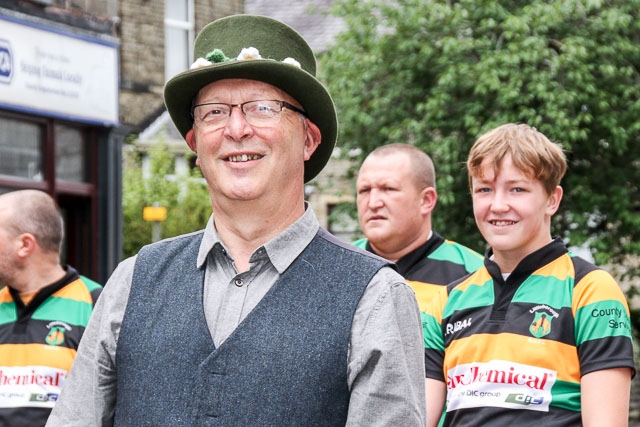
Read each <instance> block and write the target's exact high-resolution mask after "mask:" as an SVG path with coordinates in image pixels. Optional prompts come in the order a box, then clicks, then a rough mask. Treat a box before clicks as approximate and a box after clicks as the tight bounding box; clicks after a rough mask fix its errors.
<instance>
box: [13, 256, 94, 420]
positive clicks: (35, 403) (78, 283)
mask: <svg viewBox="0 0 640 427" xmlns="http://www.w3.org/2000/svg"><path fill="white" fill-rule="evenodd" d="M66 270H67V274H66V276H65V277H64V278H63V279H61V280H60V281H58V282H57V283H54V284H52V285H49V286H47V287H45V288H42V289H41V290H40V291H39V292H38V293H37V294H36V295H35V296H34V298H33V299H32V300H31V302H30V303H29V304H28V305H27V306H25V305H24V304H23V303H22V300H21V299H20V296H19V294H18V293H17V292H16V291H15V290H13V289H10V288H9V287H7V286H6V287H4V288H3V289H1V290H0V426H5V425H6V426H12V427H21V426H29V427H33V426H43V425H44V424H45V422H46V420H47V418H48V416H49V413H50V412H51V408H53V405H54V404H55V402H56V400H57V398H58V394H59V393H60V389H61V388H62V384H63V383H64V379H65V377H66V375H67V373H68V372H69V369H70V368H71V364H72V363H73V359H74V358H75V355H76V350H77V348H78V344H79V342H80V338H81V337H82V334H83V332H84V329H85V326H86V325H87V322H88V321H89V317H90V316H91V312H92V310H93V305H94V303H95V300H96V299H97V298H98V295H99V294H100V292H101V290H102V287H101V286H100V285H99V284H97V283H95V282H93V281H91V280H89V279H87V278H84V277H81V276H79V275H78V273H77V272H76V271H75V270H74V269H73V268H72V267H69V266H67V267H66Z"/></svg>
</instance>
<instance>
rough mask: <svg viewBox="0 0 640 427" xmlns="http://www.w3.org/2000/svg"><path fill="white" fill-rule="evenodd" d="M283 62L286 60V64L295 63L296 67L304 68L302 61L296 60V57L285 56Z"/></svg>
mask: <svg viewBox="0 0 640 427" xmlns="http://www.w3.org/2000/svg"><path fill="white" fill-rule="evenodd" d="M282 62H284V63H285V64H289V65H293V66H294V67H298V68H302V67H301V66H300V63H299V62H298V61H296V60H295V59H293V58H291V57H289V58H284V59H283V60H282Z"/></svg>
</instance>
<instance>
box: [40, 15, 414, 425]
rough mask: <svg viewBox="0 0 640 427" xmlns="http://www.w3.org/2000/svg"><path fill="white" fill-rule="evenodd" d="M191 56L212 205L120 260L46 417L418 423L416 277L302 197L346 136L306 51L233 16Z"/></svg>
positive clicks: (192, 99)
mask: <svg viewBox="0 0 640 427" xmlns="http://www.w3.org/2000/svg"><path fill="white" fill-rule="evenodd" d="M194 57H195V58H198V59H197V60H196V61H195V63H194V64H193V67H192V69H191V70H189V71H185V72H183V73H181V74H178V75H177V76H175V77H174V78H172V79H171V80H169V81H168V82H167V84H166V86H165V103H166V106H167V109H168V111H169V113H170V115H171V117H172V119H173V121H174V123H175V124H176V126H177V128H178V129H179V131H180V132H181V133H182V135H183V136H184V137H185V139H186V142H187V144H188V146H189V147H190V148H191V149H192V150H193V151H194V152H196V153H197V162H196V163H197V165H199V166H200V168H201V169H202V172H203V174H204V177H205V179H206V182H207V184H208V186H209V190H210V196H211V203H212V207H213V215H212V216H211V218H210V220H209V222H208V224H207V225H206V228H205V229H204V230H201V231H199V232H196V233H192V234H189V235H184V236H179V237H176V238H173V239H168V240H165V241H162V242H158V243H156V244H152V245H149V246H147V247H145V248H143V249H142V250H141V251H140V252H139V253H138V255H137V256H136V257H134V258H131V259H128V260H125V261H123V262H122V263H121V264H120V265H119V267H118V268H117V269H116V271H115V272H114V273H113V275H112V276H111V278H110V279H109V281H108V283H107V285H106V286H105V292H104V294H103V295H102V297H101V303H99V304H98V306H97V308H96V312H95V314H94V316H93V317H92V319H91V322H90V324H89V327H88V329H87V332H86V334H85V337H84V338H83V341H82V345H81V348H80V350H79V352H78V357H77V359H76V362H75V364H74V366H73V369H72V371H71V374H70V377H69V379H68V382H67V384H66V385H65V387H64V389H63V392H62V396H61V398H60V400H59V401H58V404H57V405H56V408H55V409H54V412H53V413H52V416H51V418H50V420H49V424H48V425H50V426H64V427H69V426H82V427H86V426H94V425H112V424H115V425H127V426H201V425H221V426H249V425H255V426H267V425H299V426H312V425H336V426H337V425H341V426H343V425H354V426H362V425H402V426H421V425H423V424H424V423H425V402H424V399H425V396H424V355H423V353H422V349H421V347H422V333H421V325H420V314H419V310H418V307H417V303H416V302H415V295H414V293H413V291H412V290H411V288H410V287H409V286H408V285H407V284H406V282H404V280H403V279H402V276H400V275H399V274H398V273H396V272H395V271H394V270H393V269H392V268H391V267H390V266H389V265H388V264H387V262H386V261H385V260H383V259H381V258H378V257H374V256H368V255H366V254H363V253H361V252H360V251H356V250H354V248H352V246H351V245H345V244H342V243H340V242H339V241H338V240H337V239H336V238H335V237H333V236H331V235H330V234H329V233H328V232H326V231H324V230H323V229H321V228H320V226H319V224H318V221H317V219H316V217H315V215H314V213H313V211H312V210H311V208H310V207H309V206H308V205H306V204H305V202H304V183H305V182H307V181H309V180H311V179H313V178H314V177H315V176H316V175H317V174H318V173H319V172H320V170H321V169H322V168H323V167H324V165H325V164H326V162H327V161H328V159H329V157H330V156H331V152H332V150H333V147H334V144H335V140H336V135H337V120H336V112H335V108H334V105H333V101H332V100H331V97H330V96H329V94H328V92H327V91H326V89H325V88H324V86H323V85H322V84H321V83H320V82H319V81H318V80H317V79H316V78H315V66H316V64H315V58H314V56H313V53H312V51H311V48H310V47H309V45H308V44H307V43H306V42H305V41H304V40H303V39H302V37H301V36H300V35H299V34H298V33H296V32H295V31H294V30H293V29H291V28H290V27H288V26H286V25H285V24H283V23H281V22H279V21H276V20H273V19H270V18H266V17H261V16H252V15H235V16H230V17H226V18H222V19H219V20H216V21H214V22H212V23H210V24H209V25H207V26H205V27H204V28H203V29H202V31H201V32H200V33H199V35H198V37H197V38H196V41H195V55H194Z"/></svg>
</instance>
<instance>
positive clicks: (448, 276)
mask: <svg viewBox="0 0 640 427" xmlns="http://www.w3.org/2000/svg"><path fill="white" fill-rule="evenodd" d="M353 244H354V245H356V246H358V247H359V248H361V249H365V250H367V251H369V252H372V253H375V252H374V251H373V249H372V248H371V245H370V244H369V242H368V241H367V239H360V240H357V241H355V242H353ZM482 262H483V257H482V255H480V254H479V253H477V252H475V251H474V250H472V249H469V248H468V247H466V246H463V245H461V244H459V243H456V242H454V241H452V240H446V239H444V238H443V237H442V236H441V235H440V234H438V233H436V232H435V231H433V232H432V234H431V237H430V238H429V240H427V241H426V242H425V243H424V244H423V245H421V246H420V247H418V248H416V249H414V250H413V251H411V252H410V253H408V254H406V255H405V256H403V257H402V258H400V259H399V260H398V261H397V262H396V265H397V267H398V272H399V273H400V274H401V275H402V277H404V278H405V280H406V281H407V283H408V284H409V285H410V286H411V288H413V291H414V292H415V293H416V298H417V299H418V306H419V307H420V311H424V310H425V309H426V308H427V306H428V305H429V303H430V302H431V299H432V298H433V296H434V295H435V294H436V292H437V291H438V289H440V288H441V287H442V286H443V285H448V284H449V283H451V282H453V281H455V280H458V279H460V278H461V277H463V276H466V275H467V274H469V273H471V272H473V271H476V270H477V269H478V268H480V267H481V266H482Z"/></svg>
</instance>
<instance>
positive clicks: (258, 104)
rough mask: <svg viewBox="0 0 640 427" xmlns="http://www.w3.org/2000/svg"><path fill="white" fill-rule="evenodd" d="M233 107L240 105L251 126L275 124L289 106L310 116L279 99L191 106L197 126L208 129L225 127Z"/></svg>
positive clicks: (304, 114)
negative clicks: (283, 110)
mask: <svg viewBox="0 0 640 427" xmlns="http://www.w3.org/2000/svg"><path fill="white" fill-rule="evenodd" d="M233 107H240V110H241V111H242V114H243V115H244V117H245V120H246V121H247V122H248V123H249V124H250V125H251V126H257V127H261V126H273V125H274V124H277V123H278V122H279V121H280V117H281V116H282V109H283V108H288V109H289V110H291V111H295V112H296V113H300V114H302V115H303V116H304V117H308V116H307V113H306V112H304V111H303V110H301V109H300V108H297V107H294V106H293V105H291V104H289V103H288V102H286V101H278V100H275V99H270V100H258V101H247V102H243V103H242V104H224V103H221V102H207V103H204V104H197V105H194V106H193V107H192V108H191V116H192V117H193V122H194V124H195V125H196V126H198V127H201V128H205V129H208V130H214V129H218V128H221V127H223V126H224V125H225V124H226V123H227V120H229V117H230V116H231V111H232V110H233Z"/></svg>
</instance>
